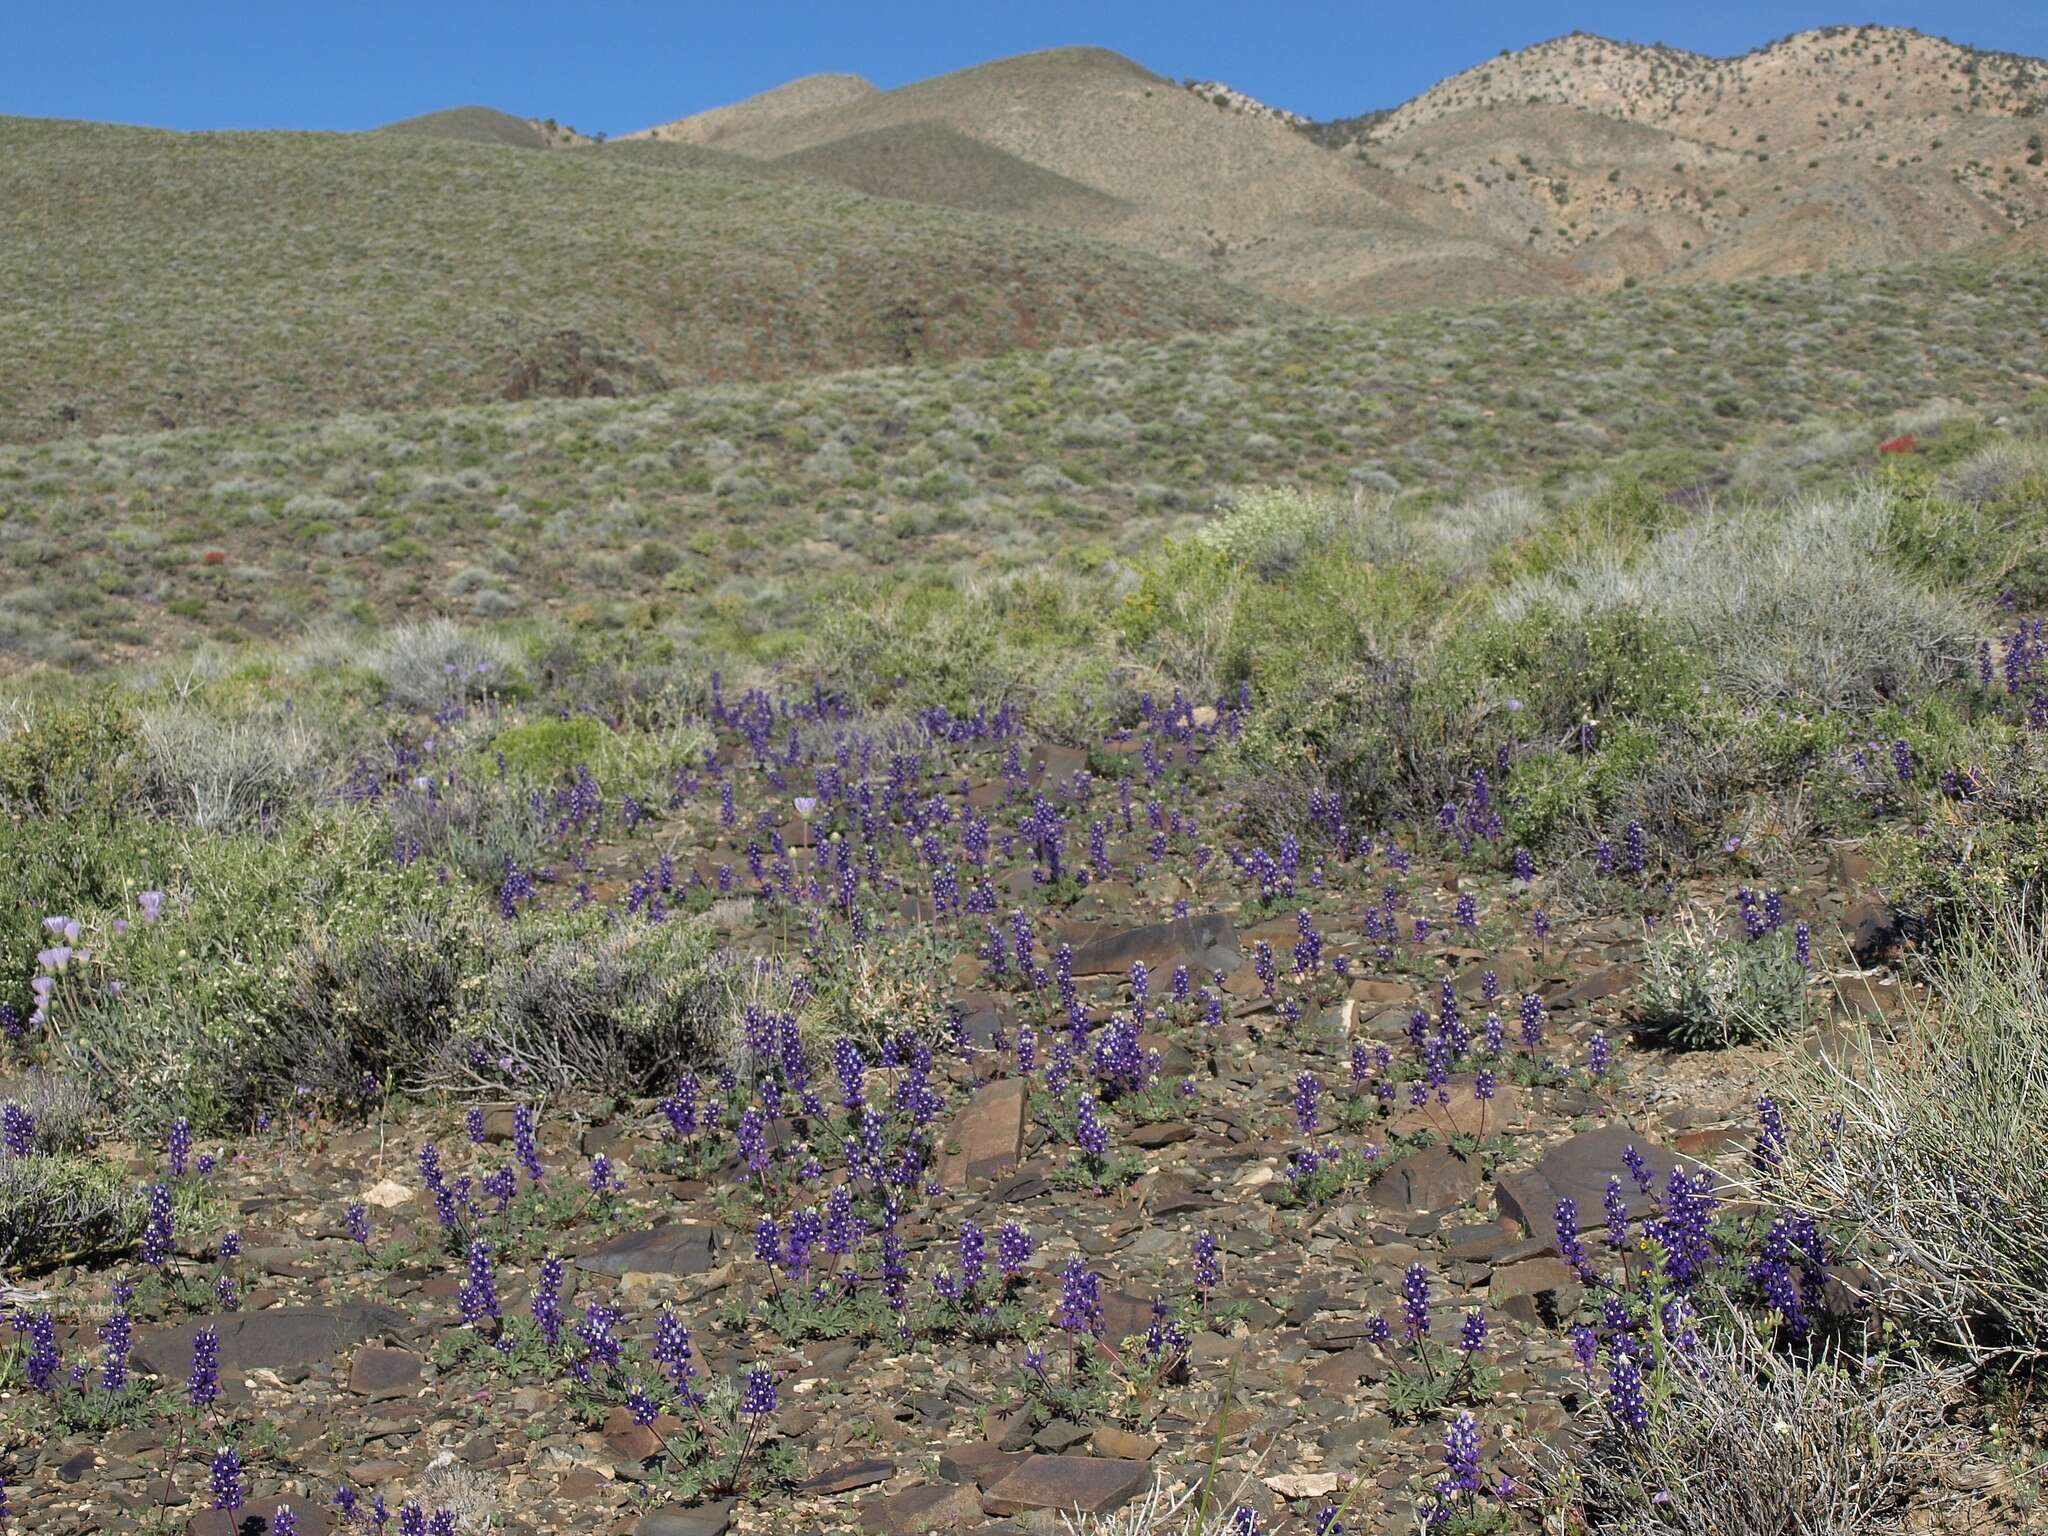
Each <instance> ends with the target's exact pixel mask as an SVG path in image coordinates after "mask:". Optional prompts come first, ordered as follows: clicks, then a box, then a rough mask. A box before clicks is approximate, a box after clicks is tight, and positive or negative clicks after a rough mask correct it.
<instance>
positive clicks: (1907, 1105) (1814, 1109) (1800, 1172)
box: [1772, 909, 2048, 1356]
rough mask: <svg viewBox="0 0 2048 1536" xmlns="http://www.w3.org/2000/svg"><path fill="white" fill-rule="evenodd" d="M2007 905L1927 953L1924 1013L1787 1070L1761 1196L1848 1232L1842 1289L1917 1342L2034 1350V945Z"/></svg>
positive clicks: (2046, 1181)
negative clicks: (1781, 1114)
mask: <svg viewBox="0 0 2048 1536" xmlns="http://www.w3.org/2000/svg"><path fill="white" fill-rule="evenodd" d="M2038 917H2039V914H2038V913H2034V914H2028V913H2025V912H2022V911H2019V910H2017V909H2008V910H2006V911H2005V912H2004V913H2002V914H2001V915H1999V916H1998V917H1996V918H1994V919H1991V920H1989V921H1985V922H1978V923H1973V924H1971V925H1970V926H1968V927H1966V928H1963V929H1961V930H1959V931H1957V932H1956V933H1955V934H1953V935H1952V936H1951V938H1950V941H1949V943H1948V944H1947V945H1946V946H1945V947H1944V948H1943V949H1942V950H1940V951H1938V952H1937V955H1936V958H1935V963H1934V969H1933V974H1932V978H1931V980H1932V983H1933V994H1934V997H1935V998H1936V999H1937V1001H1935V1002H1933V1003H1930V1004H1926V1005H1921V1006H1917V1007H1915V1008H1914V1009H1913V1010H1912V1011H1910V1012H1909V1013H1908V1014H1907V1015H1906V1016H1905V1017H1904V1019H1903V1020H1902V1021H1901V1022H1900V1023H1898V1024H1897V1025H1896V1027H1895V1028H1893V1029H1892V1030H1891V1031H1889V1032H1888V1033H1887V1034H1885V1035H1884V1036H1883V1037H1881V1038H1878V1039H1875V1040H1873V1041H1872V1042H1871V1043H1870V1044H1869V1045H1868V1046H1867V1048H1865V1049H1863V1050H1861V1051H1856V1052H1845V1051H1841V1050H1837V1051H1833V1052H1830V1053H1827V1054H1824V1055H1823V1056H1821V1057H1820V1058H1818V1059H1811V1060H1809V1059H1805V1058H1801V1059H1800V1060H1799V1061H1797V1062H1796V1063H1795V1065H1794V1067H1793V1068H1792V1069H1791V1070H1790V1071H1789V1072H1788V1075H1787V1080H1786V1082H1785V1084H1784V1085H1783V1088H1782V1089H1781V1091H1780V1093H1779V1097H1780V1099H1781V1100H1782V1101H1783V1102H1784V1103H1785V1105H1786V1106H1787V1113H1788V1124H1789V1125H1790V1126H1791V1127H1792V1128H1793V1130H1792V1134H1791V1135H1790V1138H1789V1143H1788V1150H1787V1151H1786V1153H1785V1155H1784V1157H1783V1159H1782V1161H1781V1164H1780V1165H1779V1168H1778V1170H1777V1173H1776V1176H1775V1178H1774V1180H1773V1187H1772V1194H1773V1195H1774V1197H1775V1198H1777V1199H1778V1200H1780V1201H1781V1202H1784V1203H1790V1204H1792V1205H1794V1206H1796V1207H1798V1208H1800V1209H1803V1210H1806V1211H1808V1212H1810V1213H1811V1214H1813V1215H1815V1216H1819V1217H1822V1218H1824V1219H1826V1220H1828V1221H1830V1222H1834V1223H1838V1224H1839V1226H1840V1229H1841V1230H1843V1231H1845V1232H1847V1233H1851V1234H1853V1235H1854V1237H1855V1239H1856V1241H1857V1242H1858V1244H1859V1245H1860V1247H1861V1249H1862V1256H1863V1257H1864V1258H1866V1259H1867V1260H1868V1262H1867V1263H1866V1264H1865V1265H1863V1266H1861V1267H1860V1268H1859V1270H1858V1271H1857V1274H1858V1279H1857V1281H1856V1283H1857V1285H1858V1286H1859V1287H1861V1288H1863V1289H1865V1290H1866V1291H1867V1292H1868V1293H1869V1295H1870V1296H1871V1297H1872V1299H1873V1300H1874V1301H1875V1302H1876V1303H1877V1304H1878V1305H1879V1306H1880V1307H1882V1308H1883V1309H1885V1310H1886V1311H1887V1312H1889V1313H1890V1314H1892V1315H1893V1316H1896V1317H1898V1318H1900V1319H1902V1320H1903V1321H1905V1322H1906V1323H1907V1324H1908V1325H1910V1326H1911V1327H1913V1328H1914V1329H1916V1330H1917V1331H1919V1332H1921V1333H1924V1334H1929V1335H1933V1336H1937V1337H1943V1338H1948V1339H1952V1340H1955V1341H1956V1342H1958V1343H1962V1344H1965V1345H1968V1346H1971V1347H1974V1348H1978V1349H1984V1350H1998V1351H2004V1352H2007V1353H2011V1354H2015V1355H2025V1356H2044V1355H2048V936H2044V935H2043V933H2042V930H2041V925H2040V923H2039V921H2038Z"/></svg>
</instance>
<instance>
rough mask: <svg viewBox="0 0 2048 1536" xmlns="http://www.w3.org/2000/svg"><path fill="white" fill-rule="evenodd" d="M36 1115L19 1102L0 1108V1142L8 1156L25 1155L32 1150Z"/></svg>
mask: <svg viewBox="0 0 2048 1536" xmlns="http://www.w3.org/2000/svg"><path fill="white" fill-rule="evenodd" d="M35 1140H36V1117H35V1116H34V1115H32V1114H30V1113H29V1112H28V1111H27V1110H26V1109H24V1108H22V1106H21V1105H19V1104H9V1105H7V1106H6V1107H5V1108H4V1109H0V1143H4V1144H5V1146H6V1148H7V1152H8V1155H9V1156H10V1157H27V1156H28V1155H29V1153H30V1152H31V1151H32V1150H34V1147H35Z"/></svg>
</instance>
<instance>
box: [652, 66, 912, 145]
mask: <svg viewBox="0 0 2048 1536" xmlns="http://www.w3.org/2000/svg"><path fill="white" fill-rule="evenodd" d="M875 94H876V91H875V87H874V86H872V85H870V84H869V83H868V82H867V81H865V80H863V79H861V77H860V76H859V75H805V76H804V77H803V78H802V79H801V80H792V81H790V82H789V84H787V85H778V86H776V87H775V89H774V90H772V91H763V92H761V93H760V94H759V95H757V96H749V97H748V98H747V99H746V100H744V101H736V102H733V103H732V104H731V105H729V106H723V107H713V108H712V109H711V110H710V111H708V112H697V113H693V114H692V115H691V116H689V117H679V118H677V119H676V120H675V121H674V122H672V123H661V124H659V125H657V126H656V127H653V128H643V129H641V130H640V131H639V132H637V133H629V134H624V135H622V137H623V138H625V139H626V140H629V141H630V140H633V139H663V140H668V141H670V142H673V143H678V144H716V143H718V142H719V141H720V140H721V139H727V138H732V137H734V136H736V135H739V134H744V133H747V132H750V131H758V130H760V129H763V128H768V127H771V126H773V125H774V124H776V123H778V122H782V121H784V120H785V119H788V118H792V117H805V116H808V115H810V114H811V113H814V112H822V111H826V110H829V109H830V108H832V107H836V106H841V105H844V104H845V103H847V102H851V101H859V100H861V99H862V98H863V97H867V96H873V95H875Z"/></svg>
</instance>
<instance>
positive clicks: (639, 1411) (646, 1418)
mask: <svg viewBox="0 0 2048 1536" xmlns="http://www.w3.org/2000/svg"><path fill="white" fill-rule="evenodd" d="M626 1412H627V1413H628V1414H629V1415H631V1417H632V1420H633V1422H634V1423H635V1424H638V1425H639V1426H640V1427H641V1428H643V1429H644V1428H646V1427H647V1426H648V1425H649V1424H652V1423H653V1422H654V1421H655V1420H656V1419H658V1418H659V1417H661V1409H660V1408H658V1407H657V1406H655V1402H654V1399H653V1398H651V1397H649V1396H648V1395H647V1389H646V1388H645V1387H643V1386H641V1385H640V1383H639V1382H637V1381H629V1382H627V1383H626Z"/></svg>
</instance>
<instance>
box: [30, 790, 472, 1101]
mask: <svg viewBox="0 0 2048 1536" xmlns="http://www.w3.org/2000/svg"><path fill="white" fill-rule="evenodd" d="M0 863H4V864H5V865H6V866H7V867H9V868H10V869H11V870H12V872H13V873H14V875H15V877H16V878H15V880H14V882H13V900H12V901H11V903H10V905H9V908H8V911H7V914H6V915H7V923H6V943H7V946H8V947H7V950H6V963H7V967H8V970H9V972H10V973H11V974H12V975H14V976H16V977H19V978H21V979H22V982H23V983H25V980H26V977H27V975H28V973H29V971H30V969H31V968H32V966H33V963H34V955H35V952H36V950H37V949H39V948H40V947H41V944H42V942H43V938H44V936H43V933H42V930H41V927H40V925H41V921H42V919H43V917H45V916H47V915H50V914H53V913H62V914H65V915H67V916H69V917H71V918H73V919H75V920H77V921H78V922H79V923H80V925H81V927H82V928H83V930H84V932H85V934H86V935H88V936H89V937H88V938H87V939H86V940H85V943H86V945H87V947H89V948H90V949H91V951H92V956H91V959H90V961H87V962H79V963H76V964H74V966H73V967H72V968H71V969H70V970H67V971H66V973H65V974H64V976H63V977H62V978H60V981H59V986H58V990H57V995H58V998H59V1003H60V1006H59V1007H58V1008H57V1009H55V1010H54V1012H53V1023H54V1024H55V1026H56V1030H57V1033H56V1035H55V1038H54V1039H53V1040H52V1041H51V1042H50V1049H51V1052H52V1055H53V1058H54V1059H55V1060H60V1061H65V1062H68V1063H70V1064H71V1065H72V1066H73V1067H74V1068H75V1069H76V1070H78V1071H80V1072H81V1073H82V1074H83V1075H85V1076H86V1078H87V1079H88V1080H89V1081H91V1082H92V1083H93V1084H94V1085H95V1087H96V1089H97V1090H98V1091H99V1092H101V1093H102V1094H103V1095H105V1096H106V1098H107V1101H108V1103H109V1105H110V1107H119V1108H122V1109H123V1110H125V1111H127V1112H129V1113H131V1114H133V1115H134V1116H136V1117H138V1119H139V1121H140V1122H141V1123H142V1124H144V1125H154V1124H160V1123H162V1122H163V1121H166V1120H168V1119H170V1118H171V1117H173V1116H175V1115H179V1114H183V1115H186V1116H188V1117H189V1118H191V1119H192V1120H193V1122H194V1123H195V1124H196V1125H200V1126H202V1127H211V1126H218V1125H223V1124H226V1123H229V1122H232V1121H235V1120H238V1119H239V1118H240V1117H241V1116H243V1115H245V1114H246V1113H248V1112H249V1111H250V1110H251V1109H252V1108H253V1107H254V1106H255V1104H256V1103H257V1102H259V1098H260V1097H261V1096H262V1095H265V1094H269V1093H274V1092H277V1091H280V1090H281V1091H283V1092H285V1093H289V1091H290V1089H291V1087H292V1086H293V1080H292V1079H289V1078H287V1079H284V1080H281V1081H258V1080H256V1079H255V1078H254V1076H253V1075H252V1073H251V1071H250V1069H249V1060H250V1053H251V1052H252V1050H253V1049H254V1047H255V1046H256V1045H257V1043H258V1042H261V1041H263V1040H264V1039H265V1038H266V1037H267V1036H268V1035H269V1033H270V1032H271V1031H272V1030H273V1029H274V1028H275V1027H276V1025H277V1024H278V1022H279V1021H280V1020H281V1019H283V1018H284V1017H285V1016H286V1015H287V1011H288V1008H289V1003H290V997H291V989H292V984H293V973H292V969H291V967H290V965H289V963H288V962H289V959H290V956H291V955H292V953H293V951H294V950H295V949H296V948H297V947H298V946H299V945H300V944H302V943H304V942H307V941H308V940H310V939H312V938H313V937H314V936H315V935H319V934H325V935H329V936H334V937H336V938H338V939H340V940H342V941H346V940H347V939H348V938H349V937H350V936H352V935H356V934H361V933H364V932H370V931H375V930H378V929H382V928H384V927H386V926H388V925H389V924H391V923H393V922H395V921H397V920H398V919H399V918H400V917H401V916H402V915H403V914H405V913H407V912H409V911H417V910H419V909H421V908H422V907H426V906H430V905H432V904H435V903H437V902H442V901H448V900H459V899H467V898H466V897H464V896H463V895H462V893H459V892H455V893H451V892H447V891H445V890H444V889H443V888H442V887H440V886H439V884H438V883H437V882H436V881H435V880H434V877H433V875H432V874H431V873H430V872H429V871H428V870H426V869H425V868H423V867H420V866H417V865H416V866H414V867H413V868H411V869H401V868H399V867H398V866H396V865H395V864H394V863H393V862H392V860H391V857H390V845H389V841H388V838H387V836H386V835H385V833H384V831H383V829H382V827H381V825H380V823H379V821H378V819H377V818H375V817H372V816H368V815H361V814H356V813H352V812H345V811H335V810H329V811H320V812H311V813H301V814H298V815H295V816H293V817H291V818H288V819H287V820H286V821H284V822H283V823H281V824H280V825H279V826H278V827H277V828H276V830H275V831H274V832H273V833H271V834H270V835H267V836H265V835H257V834H255V833H252V832H233V833H229V832H214V833H210V834H209V833H199V832H196V831H194V830H192V829H190V828H186V827H181V826H177V825H173V824H169V823H163V822H151V821H142V820H138V819H133V818H130V819H126V820H124V821H122V822H119V823H117V824H115V826H113V827H112V828H110V829H109V828H102V827H99V826H95V825H90V824H87V823H84V822H80V821H75V820H74V821H65V822H42V823H37V824H34V825H31V826H10V825H5V824H0ZM144 890H160V891H163V892H165V893H166V899H165V902H164V910H163V916H162V917H161V918H160V919H159V920H158V921H156V922H143V921H137V920H135V919H136V918H137V915H138V914H137V906H136V898H137V896H138V894H139V893H140V892H142V891H144ZM116 919H126V920H128V923H129V926H128V927H127V929H126V931H125V932H116V931H115V920H116ZM108 983H118V984H119V986H118V990H116V989H114V988H110V987H109V986H108V985H107V984H108ZM24 990H25V986H24Z"/></svg>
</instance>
